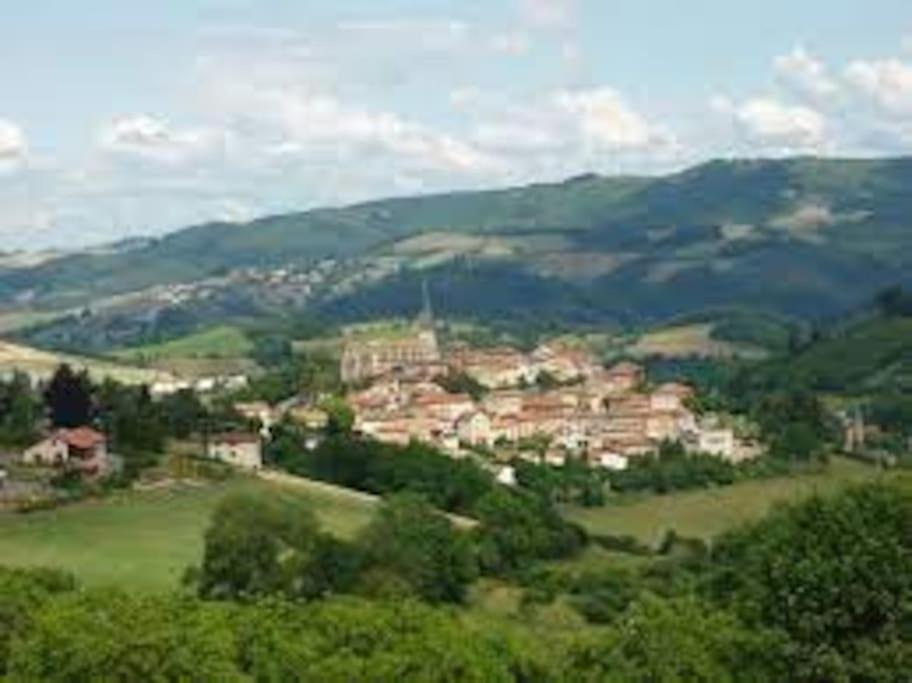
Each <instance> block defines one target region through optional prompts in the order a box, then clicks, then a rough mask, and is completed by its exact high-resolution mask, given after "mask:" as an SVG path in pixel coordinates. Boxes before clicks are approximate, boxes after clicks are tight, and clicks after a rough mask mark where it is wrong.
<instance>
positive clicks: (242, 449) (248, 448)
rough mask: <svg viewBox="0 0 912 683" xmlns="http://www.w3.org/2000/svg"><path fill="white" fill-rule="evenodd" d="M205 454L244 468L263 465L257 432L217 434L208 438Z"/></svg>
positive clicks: (261, 449) (251, 468)
mask: <svg viewBox="0 0 912 683" xmlns="http://www.w3.org/2000/svg"><path fill="white" fill-rule="evenodd" d="M206 455H208V456H209V457H210V458H212V459H213V460H218V461H220V462H224V463H227V464H229V465H234V466H235V467H240V468H241V469H245V470H259V469H261V468H262V467H263V446H262V443H261V441H260V437H259V435H257V434H245V433H241V432H232V433H228V434H217V435H215V436H213V437H211V438H210V440H209V447H208V450H207V453H206Z"/></svg>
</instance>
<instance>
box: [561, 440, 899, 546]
mask: <svg viewBox="0 0 912 683" xmlns="http://www.w3.org/2000/svg"><path fill="white" fill-rule="evenodd" d="M881 476H882V477H888V478H902V479H903V480H904V481H909V480H910V479H912V477H910V475H909V473H908V472H899V471H894V472H887V473H881V472H880V471H879V470H877V469H875V468H874V467H872V466H869V465H865V464H862V463H858V462H855V461H851V460H847V459H844V458H834V459H833V460H832V462H831V463H830V466H829V467H828V468H827V470H826V471H825V472H821V473H817V474H804V475H796V476H793V477H782V478H776V479H764V480H756V481H746V482H741V483H739V484H735V485H733V486H727V487H721V488H717V489H709V490H700V491H688V492H683V493H675V494H670V495H664V496H650V497H648V498H642V499H639V500H634V501H630V502H618V503H613V504H611V503H609V504H608V505H606V506H605V507H601V508H571V509H568V510H566V514H567V517H569V518H570V519H572V520H574V521H576V522H578V523H580V524H582V525H583V526H584V527H585V528H586V529H587V530H588V531H590V532H591V533H597V534H612V535H628V534H629V535H632V536H635V537H637V538H638V539H640V540H641V541H643V542H645V543H650V544H653V545H655V544H658V543H659V542H660V541H661V539H662V538H663V537H664V535H665V533H666V531H668V530H670V529H674V530H675V531H677V532H678V533H680V534H683V535H685V536H691V537H699V538H704V539H709V538H712V537H713V536H717V535H718V534H720V533H722V532H723V531H726V530H727V529H730V528H732V527H734V526H737V525H738V524H742V523H744V522H748V521H751V520H754V519H757V518H759V517H762V516H763V515H764V514H766V513H767V512H768V511H769V510H771V509H772V508H773V507H774V506H776V505H777V504H779V503H782V502H788V501H796V500H800V499H802V498H806V497H808V496H810V495H811V494H813V493H815V492H820V493H827V492H832V491H835V490H838V489H839V488H842V487H843V486H845V485H847V484H850V483H853V482H861V481H865V480H871V479H875V478H877V477H881Z"/></svg>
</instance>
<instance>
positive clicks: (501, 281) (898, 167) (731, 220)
mask: <svg viewBox="0 0 912 683" xmlns="http://www.w3.org/2000/svg"><path fill="white" fill-rule="evenodd" d="M910 188H912V158H903V159H892V160H878V161H873V160H836V159H833V160H821V159H804V158H802V159H788V160H754V161H716V162H710V163H707V164H704V165H701V166H697V167H694V168H692V169H689V170H686V171H684V172H681V173H677V174H673V175H668V176H664V177H656V178H642V177H639V178H637V177H615V178H609V177H600V176H594V175H586V176H580V177H577V178H574V179H570V180H567V181H565V182H562V183H557V184H549V185H533V186H528V187H522V188H515V189H508V190H498V191H488V192H465V193H455V194H446V195H435V196H425V197H416V198H403V199H391V200H383V201H377V202H371V203H366V204H361V205H357V206H352V207H348V208H340V209H323V210H315V211H309V212H304V213H296V214H288V215H283V216H274V217H269V218H263V219H260V220H256V221H253V222H251V223H248V224H243V225H228V224H217V223H214V224H208V225H202V226H197V227H193V228H188V229H186V230H182V231H179V232H176V233H173V234H171V235H169V236H167V237H164V238H162V239H158V240H150V241H148V242H142V243H140V244H139V245H137V246H136V248H132V249H129V250H118V251H117V252H116V253H95V254H83V255H72V256H68V257H65V258H62V259H57V260H53V261H50V262H46V263H41V264H38V265H36V266H33V267H25V268H17V269H14V270H6V271H0V301H5V302H10V301H13V300H14V298H15V297H19V298H20V299H27V300H29V301H34V302H38V303H44V304H46V305H63V304H67V305H69V304H73V303H77V304H82V303H86V302H91V301H93V300H95V299H97V298H98V297H102V296H107V295H110V294H114V293H122V292H127V291H133V290H139V289H143V288H147V287H149V286H152V285H156V284H163V283H171V282H190V281H194V280H199V279H200V278H203V277H206V276H209V275H213V274H222V273H225V272H230V271H231V270H232V269H235V268H240V267H258V268H277V267H284V266H287V265H300V266H306V264H311V263H314V262H316V261H317V260H319V259H322V258H327V257H329V258H333V259H336V260H337V261H344V262H345V263H346V264H347V266H346V267H347V268H348V269H349V271H348V274H349V275H351V274H355V275H357V271H358V270H359V269H361V270H363V271H364V272H377V268H378V264H382V266H383V267H382V268H381V269H380V271H379V272H380V273H381V274H380V275H375V276H373V277H368V278H358V277H355V278H354V279H353V280H352V281H353V282H356V283H358V284H357V285H356V286H349V287H346V288H343V289H340V290H333V291H328V292H326V293H325V296H324V298H323V300H322V301H321V302H320V306H321V307H322V309H323V310H324V311H327V312H329V313H334V314H340V315H341V314H343V313H344V314H346V315H351V314H352V312H357V314H358V315H374V314H388V313H399V312H403V311H413V310H414V307H415V296H414V292H415V288H414V286H415V282H416V281H418V280H422V279H427V280H428V281H429V282H430V283H431V287H432V289H433V290H437V291H439V292H441V294H442V295H440V296H438V297H436V298H438V299H440V301H441V303H440V304H439V305H440V306H442V307H443V308H444V311H443V312H444V313H453V314H462V313H466V312H468V313H473V312H474V313H478V308H479V302H483V304H484V305H483V306H481V307H480V308H481V309H482V313H483V314H484V315H489V316H492V317H493V316H503V315H505V314H510V315H524V314H529V313H533V314H534V315H536V316H541V315H544V316H550V317H555V318H560V319H563V321H564V322H574V321H604V320H612V319H613V320H618V319H620V320H627V319H637V320H656V319H662V318H668V317H671V316H674V315H679V314H682V313H690V312H694V311H698V310H704V309H707V308H713V307H719V306H730V305H733V304H736V305H739V306H747V307H753V308H757V309H765V310H769V311H774V312H778V313H786V314H792V315H803V316H815V315H819V316H826V315H829V314H832V313H836V312H840V311H842V310H846V309H849V308H851V307H853V306H855V305H857V304H858V303H859V302H861V301H864V300H866V299H868V298H869V297H870V296H871V295H872V293H874V292H875V291H878V290H880V289H882V288H883V287H885V286H887V285H892V284H898V283H902V282H909V281H910V280H912V194H910V191H909V189H910ZM447 307H449V308H450V310H447Z"/></svg>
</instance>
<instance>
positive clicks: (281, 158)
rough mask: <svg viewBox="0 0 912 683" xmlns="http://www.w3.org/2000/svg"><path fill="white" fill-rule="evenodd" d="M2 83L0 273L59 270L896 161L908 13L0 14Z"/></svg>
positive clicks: (700, 3)
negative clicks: (607, 190) (451, 212)
mask: <svg viewBox="0 0 912 683" xmlns="http://www.w3.org/2000/svg"><path fill="white" fill-rule="evenodd" d="M16 4H20V3H16ZM0 84H2V88H3V90H2V95H0V202H2V205H3V207H4V210H3V211H2V212H0V250H3V249H20V248H23V249H33V248H42V247H47V246H64V247H72V246H76V245H84V244H93V243H99V242H104V241H109V240H112V239H118V238H121V237H126V236H135V235H143V234H160V233H163V232H166V231H168V230H172V229H175V228H178V227H182V226H184V225H187V224H190V223H194V222H200V221H205V220H211V219H221V220H234V221H240V220H244V219H246V218H249V217H252V216H256V215H260V214H263V213H270V212H276V211H285V210H295V209H301V208H307V207H312V206H317V205H323V204H338V203H345V202H350V201H356V200H361V199H366V198H372V197H379V196H386V195H393V194H396V195H399V194H411V193H416V192H428V191H438V190H447V189H458V188H476V187H494V186H502V185H509V184H514V183H523V182H528V181H532V180H549V179H559V178H562V177H565V176H568V175H574V174H578V173H582V172H588V171H596V172H600V173H620V172H624V173H627V172H636V173H656V172H663V171H667V170H673V169H677V168H682V167H684V166H687V165H689V164H692V163H697V162H699V161H702V160H705V159H708V158H713V157H717V156H782V155H789V154H820V155H850V156H856V155H864V156H879V155H898V154H907V153H909V151H910V148H912V117H910V115H912V4H910V3H909V2H908V0H876V1H874V0H868V1H867V2H861V1H850V0H842V1H839V0H836V1H832V0H831V1H829V2H823V1H822V0H805V1H804V2H794V0H792V1H790V2H786V1H784V0H768V1H767V2H762V3H760V2H754V3H736V2H731V1H730V0H729V1H728V2H723V1H722V0H690V1H689V2H686V3H685V2H671V1H669V0H665V1H661V2H660V1H659V0H639V1H638V2H616V1H614V0H499V1H498V0H489V1H484V2H483V1H480V0H479V1H472V0H460V1H456V0H423V1H420V2H419V1H417V0H335V1H334V2H310V1H306V0H296V1H292V0H271V1H270V0H260V1H255V0H159V1H158V2H154V3H149V2H145V3H139V2H130V3H128V2H123V1H122V0H86V1H85V2H72V0H43V1H42V2H34V3H28V4H26V3H22V6H21V7H18V8H16V9H9V8H7V9H6V10H5V11H4V18H3V21H2V22H0Z"/></svg>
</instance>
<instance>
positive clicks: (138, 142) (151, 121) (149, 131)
mask: <svg viewBox="0 0 912 683" xmlns="http://www.w3.org/2000/svg"><path fill="white" fill-rule="evenodd" d="M99 142H100V144H101V146H102V148H103V149H105V150H107V151H109V152H112V153H116V154H124V155H129V156H134V157H139V158H142V159H148V160H153V161H158V162H164V163H182V162H186V161H190V160H193V159H195V158H198V157H199V156H200V155H203V154H206V153H208V152H210V151H212V150H213V149H214V147H216V146H217V145H218V143H219V136H218V135H217V134H216V133H215V132H213V131H211V130H204V129H186V130H178V129H174V128H172V127H171V126H170V125H169V124H168V123H167V122H166V121H164V120H162V119H158V118H155V117H152V116H149V115H146V114H138V115H133V116H124V117H121V118H118V119H116V120H114V121H112V122H111V123H109V124H108V125H107V126H105V127H104V128H103V129H102V130H101V132H100V134H99Z"/></svg>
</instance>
